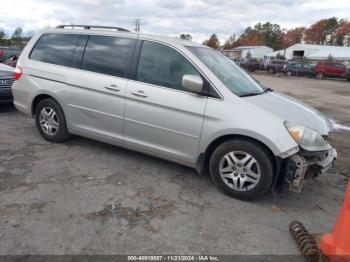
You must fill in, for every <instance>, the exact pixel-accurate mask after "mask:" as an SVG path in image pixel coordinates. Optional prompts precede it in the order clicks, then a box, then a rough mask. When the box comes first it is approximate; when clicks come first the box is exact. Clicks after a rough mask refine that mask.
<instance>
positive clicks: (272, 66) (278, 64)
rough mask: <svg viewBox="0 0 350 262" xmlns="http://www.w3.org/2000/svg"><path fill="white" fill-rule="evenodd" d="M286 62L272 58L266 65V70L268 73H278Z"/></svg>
mask: <svg viewBox="0 0 350 262" xmlns="http://www.w3.org/2000/svg"><path fill="white" fill-rule="evenodd" d="M287 64H288V62H286V61H284V60H272V61H270V62H269V63H268V64H267V65H266V71H267V72H269V73H270V74H276V73H280V72H282V70H283V68H284V67H285V66H286V65H287Z"/></svg>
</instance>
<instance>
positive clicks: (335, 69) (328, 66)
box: [315, 61, 347, 79]
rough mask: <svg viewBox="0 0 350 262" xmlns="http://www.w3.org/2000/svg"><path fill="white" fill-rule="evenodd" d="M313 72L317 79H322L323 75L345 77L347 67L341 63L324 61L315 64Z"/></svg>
mask: <svg viewBox="0 0 350 262" xmlns="http://www.w3.org/2000/svg"><path fill="white" fill-rule="evenodd" d="M315 73H316V77H317V79H324V78H325V77H334V78H345V75H346V73H347V69H346V66H345V65H344V64H342V63H337V62H330V61H324V62H319V63H318V64H317V65H316V67H315Z"/></svg>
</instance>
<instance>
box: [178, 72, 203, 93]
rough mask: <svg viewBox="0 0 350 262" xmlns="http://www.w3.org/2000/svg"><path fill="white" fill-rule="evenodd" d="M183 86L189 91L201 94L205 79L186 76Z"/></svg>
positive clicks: (183, 79)
mask: <svg viewBox="0 0 350 262" xmlns="http://www.w3.org/2000/svg"><path fill="white" fill-rule="evenodd" d="M182 86H183V87H184V88H185V89H186V90H188V91H191V92H194V93H200V92H202V90H203V79H202V78H201V77H200V76H196V75H184V76H183V77H182Z"/></svg>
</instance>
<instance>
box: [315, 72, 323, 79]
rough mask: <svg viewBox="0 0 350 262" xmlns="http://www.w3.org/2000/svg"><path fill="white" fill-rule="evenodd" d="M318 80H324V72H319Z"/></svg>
mask: <svg viewBox="0 0 350 262" xmlns="http://www.w3.org/2000/svg"><path fill="white" fill-rule="evenodd" d="M316 78H317V79H319V80H322V79H324V74H323V73H322V72H318V73H317V74H316Z"/></svg>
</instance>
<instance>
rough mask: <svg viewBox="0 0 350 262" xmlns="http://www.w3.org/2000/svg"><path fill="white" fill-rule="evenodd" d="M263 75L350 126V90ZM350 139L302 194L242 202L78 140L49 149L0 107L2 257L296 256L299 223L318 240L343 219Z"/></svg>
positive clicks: (197, 179) (191, 176)
mask: <svg viewBox="0 0 350 262" xmlns="http://www.w3.org/2000/svg"><path fill="white" fill-rule="evenodd" d="M255 76H256V78H257V79H259V81H261V82H262V83H263V84H264V85H265V86H268V87H271V88H274V89H276V90H279V91H281V92H284V93H287V94H289V95H291V96H294V97H297V98H299V99H301V100H303V101H305V102H307V103H309V104H312V105H314V106H316V107H317V108H318V109H320V110H321V111H323V112H324V113H325V114H326V115H328V116H330V117H332V118H333V119H334V120H336V121H339V123H341V124H344V125H350V114H349V111H350V107H349V105H350V103H349V98H350V83H346V82H341V81H317V80H310V79H304V78H298V79H297V78H279V77H272V76H266V75H255ZM349 134H350V133H349V132H343V131H340V130H338V131H337V132H335V133H334V134H332V136H331V138H330V140H331V141H332V143H333V144H334V146H335V147H336V148H337V149H338V152H339V161H338V162H337V164H336V165H335V166H334V167H333V168H332V169H331V170H330V171H329V173H328V174H326V175H324V176H322V177H320V178H318V179H317V180H315V181H314V182H313V183H309V184H307V185H306V186H305V188H304V191H303V192H302V193H300V194H295V193H291V192H288V191H284V192H282V193H281V194H280V195H278V196H274V195H272V194H269V195H267V196H266V197H264V198H263V199H261V200H259V201H256V202H242V201H238V200H234V199H231V198H229V197H227V196H225V195H223V194H222V193H220V192H218V191H217V190H216V189H215V188H214V187H213V185H212V183H211V181H210V179H209V178H208V177H206V176H199V175H197V174H196V173H195V171H193V170H191V169H189V168H186V167H183V166H180V165H177V164H173V163H170V162H167V161H163V160H159V159H156V158H153V157H149V156H146V155H143V154H139V153H135V152H132V151H129V150H125V149H121V148H118V147H114V146H110V145H107V144H103V143H99V142H95V141H92V140H89V139H85V138H80V137H73V138H72V139H70V140H69V141H68V142H66V143H63V144H50V143H48V142H45V141H44V140H43V139H42V138H41V137H40V136H39V134H38V132H37V130H36V128H35V125H34V121H33V120H32V119H30V118H28V117H26V116H24V115H22V114H20V113H18V112H17V111H16V110H15V109H14V108H13V107H12V106H1V107H0V255H7V254H135V253H136V254H201V253H206V254H268V255H271V254H298V253H299V251H298V250H297V248H296V246H295V243H294V241H293V240H292V239H291V237H290V235H289V232H288V224H289V222H290V221H291V220H294V219H298V220H300V221H302V222H303V223H304V224H305V225H306V227H307V228H308V229H309V230H310V231H311V232H313V233H323V232H328V231H330V230H331V229H332V227H333V224H334V222H335V220H336V216H337V213H338V210H339V207H340V206H341V204H342V199H343V196H344V192H345V187H346V183H347V180H348V179H347V178H346V176H347V175H349V173H348V172H349V162H350V161H349V158H350V156H349V154H350V150H349V143H350V141H349V140H350V139H349Z"/></svg>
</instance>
